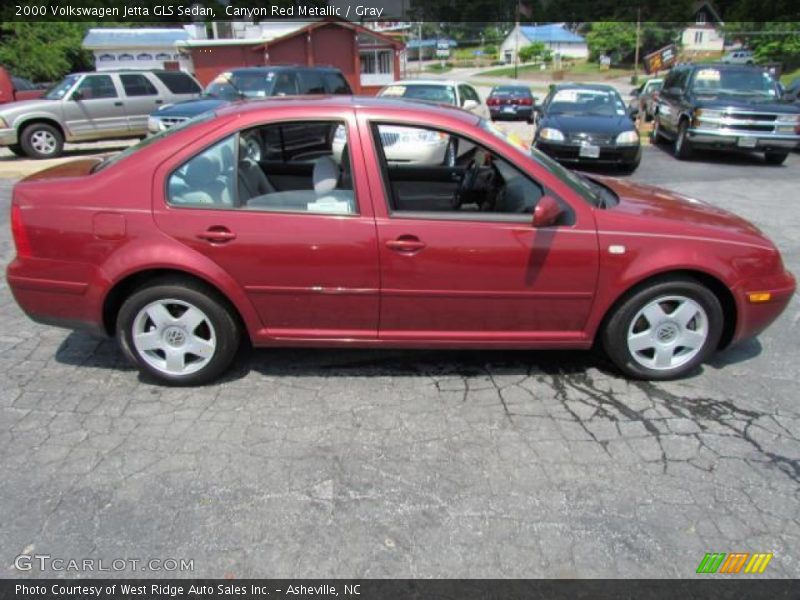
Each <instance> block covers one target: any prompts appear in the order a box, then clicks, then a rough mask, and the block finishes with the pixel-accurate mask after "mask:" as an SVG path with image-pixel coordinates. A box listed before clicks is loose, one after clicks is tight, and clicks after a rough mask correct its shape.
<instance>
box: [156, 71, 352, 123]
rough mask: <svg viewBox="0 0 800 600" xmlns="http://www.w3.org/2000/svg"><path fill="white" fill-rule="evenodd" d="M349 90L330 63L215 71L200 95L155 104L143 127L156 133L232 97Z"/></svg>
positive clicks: (249, 97) (333, 92)
mask: <svg viewBox="0 0 800 600" xmlns="http://www.w3.org/2000/svg"><path fill="white" fill-rule="evenodd" d="M352 93H353V91H352V90H351V89H350V84H348V83H347V79H345V77H344V75H342V72H341V71H340V70H339V69H337V68H334V67H303V66H297V65H287V66H278V67H244V68H241V69H233V70H231V71H225V72H223V73H220V74H219V75H217V76H216V77H215V78H214V80H213V81H212V82H211V83H209V84H208V86H207V87H206V89H205V90H204V91H203V95H202V97H200V98H197V99H194V100H188V101H185V102H179V103H176V104H172V105H169V106H161V107H159V108H158V109H157V110H156V111H155V112H153V113H152V114H151V115H150V119H149V120H148V123H147V128H148V130H149V131H150V133H158V132H159V131H164V130H165V129H169V128H170V127H172V126H173V125H176V124H178V123H182V122H184V121H187V120H189V119H191V118H192V117H195V116H197V115H199V114H202V113H204V112H206V111H209V110H216V109H218V108H220V107H221V106H224V105H226V104H229V103H231V102H235V101H236V100H252V99H257V98H266V97H268V96H294V95H297V94H352Z"/></svg>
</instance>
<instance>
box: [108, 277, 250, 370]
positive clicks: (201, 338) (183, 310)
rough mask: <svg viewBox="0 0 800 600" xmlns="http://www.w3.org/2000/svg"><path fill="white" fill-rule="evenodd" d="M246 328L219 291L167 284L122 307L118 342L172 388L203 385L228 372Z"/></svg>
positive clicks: (147, 290) (142, 292) (180, 283)
mask: <svg viewBox="0 0 800 600" xmlns="http://www.w3.org/2000/svg"><path fill="white" fill-rule="evenodd" d="M240 336H241V333H240V328H239V325H238V323H237V320H236V318H235V316H234V315H233V313H232V311H231V310H230V309H229V308H228V307H227V306H226V303H225V302H224V301H223V300H222V299H221V298H219V297H218V294H217V293H216V292H214V290H212V289H210V288H208V287H207V286H204V285H202V284H200V283H197V282H194V281H189V280H185V281H184V280H179V279H161V280H158V281H156V282H153V283H152V284H150V285H148V286H146V287H143V288H140V289H139V290H137V291H136V292H134V293H133V294H132V295H131V296H130V297H128V299H127V300H126V301H125V302H124V303H123V304H122V308H120V311H119V315H118V318H117V337H118V340H119V342H120V345H121V346H122V350H123V351H124V352H125V354H127V355H128V357H130V358H131V359H132V360H133V361H134V362H135V363H136V364H137V365H138V366H139V367H140V369H142V370H143V371H145V372H146V373H148V374H150V375H151V376H153V377H155V378H156V379H158V380H159V381H161V382H163V383H167V384H170V385H199V384H203V383H207V382H209V381H212V380H213V379H215V378H216V377H218V376H219V375H220V374H222V372H223V371H225V369H227V368H228V366H229V365H230V363H231V361H232V360H233V358H234V356H235V355H236V351H237V349H238V347H239V340H240Z"/></svg>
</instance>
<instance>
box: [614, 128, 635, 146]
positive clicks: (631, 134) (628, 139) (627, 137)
mask: <svg viewBox="0 0 800 600" xmlns="http://www.w3.org/2000/svg"><path fill="white" fill-rule="evenodd" d="M617 143H618V144H638V143H639V132H638V131H623V132H622V133H620V134H619V135H618V136H617Z"/></svg>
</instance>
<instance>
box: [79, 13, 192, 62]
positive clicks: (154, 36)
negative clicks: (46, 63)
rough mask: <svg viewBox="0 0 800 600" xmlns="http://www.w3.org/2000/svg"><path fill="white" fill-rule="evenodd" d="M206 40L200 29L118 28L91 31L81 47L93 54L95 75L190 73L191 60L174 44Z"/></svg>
mask: <svg viewBox="0 0 800 600" xmlns="http://www.w3.org/2000/svg"><path fill="white" fill-rule="evenodd" d="M198 36H202V37H205V29H204V27H203V26H197V25H186V26H185V27H183V28H182V29H164V28H154V27H153V28H141V29H139V28H137V29H125V28H117V27H109V28H99V29H90V30H89V31H88V33H87V34H86V37H85V38H84V39H83V47H84V48H86V49H87V50H91V51H92V53H93V54H94V65H95V69H97V70H98V71H106V70H109V69H180V70H182V71H186V72H189V73H191V72H192V59H191V57H190V56H189V55H188V54H183V53H180V52H179V51H178V50H177V49H176V47H175V44H176V43H177V42H180V41H186V40H189V39H193V38H195V37H198Z"/></svg>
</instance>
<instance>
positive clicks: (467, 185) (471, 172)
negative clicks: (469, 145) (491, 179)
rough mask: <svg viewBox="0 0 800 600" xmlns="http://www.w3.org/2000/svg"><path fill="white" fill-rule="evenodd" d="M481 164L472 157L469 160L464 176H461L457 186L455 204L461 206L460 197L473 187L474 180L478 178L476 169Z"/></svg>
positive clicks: (478, 169)
mask: <svg viewBox="0 0 800 600" xmlns="http://www.w3.org/2000/svg"><path fill="white" fill-rule="evenodd" d="M480 168H481V166H480V165H479V164H478V161H477V160H475V159H474V158H473V159H472V160H471V161H469V164H468V165H467V168H466V170H465V171H464V176H463V177H462V178H461V183H460V184H459V186H458V193H457V194H456V203H457V206H461V199H462V198H463V197H464V195H465V194H466V193H467V192H469V191H470V190H471V189H473V188H474V187H475V182H476V181H477V180H478V171H480Z"/></svg>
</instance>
